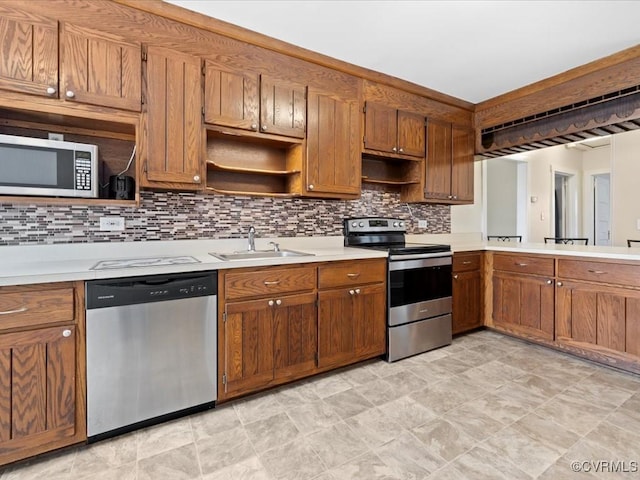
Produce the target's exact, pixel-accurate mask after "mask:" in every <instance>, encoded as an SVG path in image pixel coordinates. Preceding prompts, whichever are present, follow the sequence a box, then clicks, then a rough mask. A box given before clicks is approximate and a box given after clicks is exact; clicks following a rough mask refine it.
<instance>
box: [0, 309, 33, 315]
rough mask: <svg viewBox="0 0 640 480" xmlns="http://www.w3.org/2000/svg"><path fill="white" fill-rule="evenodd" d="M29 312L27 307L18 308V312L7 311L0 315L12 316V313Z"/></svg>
mask: <svg viewBox="0 0 640 480" xmlns="http://www.w3.org/2000/svg"><path fill="white" fill-rule="evenodd" d="M27 310H28V308H27V307H22V308H18V309H16V310H7V311H5V312H0V315H11V314H12V313H22V312H26V311H27Z"/></svg>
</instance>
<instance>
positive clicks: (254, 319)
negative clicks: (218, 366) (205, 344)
mask: <svg viewBox="0 0 640 480" xmlns="http://www.w3.org/2000/svg"><path fill="white" fill-rule="evenodd" d="M226 314H227V319H226V322H224V332H223V335H224V340H223V345H224V347H223V348H224V351H223V355H224V357H223V362H224V368H223V373H224V375H225V376H226V384H224V385H223V389H224V391H223V392H221V397H232V396H234V394H240V393H243V392H249V391H251V390H254V389H257V388H260V387H262V386H264V385H267V384H268V383H269V382H270V381H271V380H273V366H274V364H273V307H272V306H270V305H269V303H268V300H251V301H246V302H233V303H227V305H226ZM223 383H224V381H223Z"/></svg>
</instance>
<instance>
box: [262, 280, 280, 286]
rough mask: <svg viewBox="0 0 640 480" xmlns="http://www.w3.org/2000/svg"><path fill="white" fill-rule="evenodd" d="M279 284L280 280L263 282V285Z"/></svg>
mask: <svg viewBox="0 0 640 480" xmlns="http://www.w3.org/2000/svg"><path fill="white" fill-rule="evenodd" d="M279 283H280V280H274V281H272V282H270V281H268V280H265V281H264V284H265V285H278V284H279Z"/></svg>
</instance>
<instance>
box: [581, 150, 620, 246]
mask: <svg viewBox="0 0 640 480" xmlns="http://www.w3.org/2000/svg"><path fill="white" fill-rule="evenodd" d="M611 151H612V149H611V145H605V146H602V147H598V148H593V149H591V150H586V151H584V152H582V205H583V207H584V208H583V209H582V235H584V236H585V237H587V238H588V239H589V245H593V244H594V239H593V235H594V234H593V222H594V219H593V208H587V206H590V205H593V202H594V198H593V175H598V174H602V173H610V172H611ZM612 214H613V210H612ZM611 222H612V223H611V229H612V231H613V215H612V217H611Z"/></svg>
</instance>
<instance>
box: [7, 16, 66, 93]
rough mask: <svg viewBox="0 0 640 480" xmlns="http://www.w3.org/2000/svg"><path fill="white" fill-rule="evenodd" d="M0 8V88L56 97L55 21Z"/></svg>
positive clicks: (56, 41) (56, 44)
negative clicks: (0, 54) (18, 14)
mask: <svg viewBox="0 0 640 480" xmlns="http://www.w3.org/2000/svg"><path fill="white" fill-rule="evenodd" d="M6 10H9V7H2V8H0V13H1V14H2V15H1V16H0V44H1V45H2V61H1V62H0V88H2V89H3V90H10V91H13V92H18V93H27V94H30V95H39V96H44V97H50V96H53V97H57V96H58V22H56V21H55V20H50V19H47V18H44V17H40V16H35V15H28V16H27V15H20V16H15V17H14V16H12V15H11V13H10V12H7V11H6Z"/></svg>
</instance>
